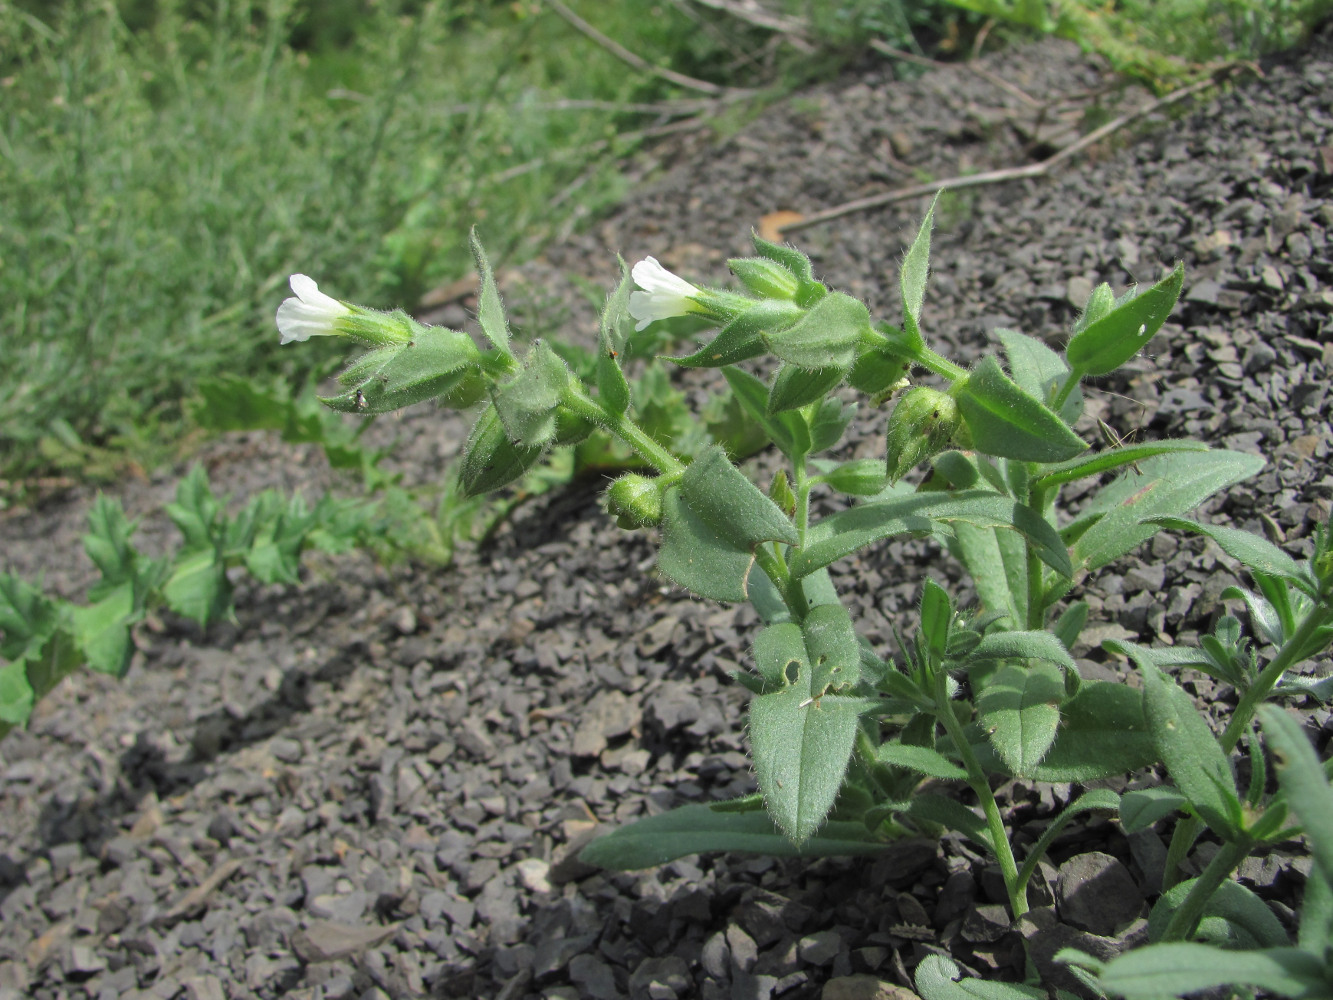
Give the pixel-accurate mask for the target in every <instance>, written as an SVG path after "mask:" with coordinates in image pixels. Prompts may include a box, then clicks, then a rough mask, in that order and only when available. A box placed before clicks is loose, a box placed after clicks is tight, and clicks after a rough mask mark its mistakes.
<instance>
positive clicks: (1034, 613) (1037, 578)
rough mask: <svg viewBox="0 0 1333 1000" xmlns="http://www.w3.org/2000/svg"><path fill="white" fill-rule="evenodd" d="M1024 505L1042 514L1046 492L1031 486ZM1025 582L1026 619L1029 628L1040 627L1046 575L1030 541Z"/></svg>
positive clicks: (1042, 622) (1044, 610) (1044, 612)
mask: <svg viewBox="0 0 1333 1000" xmlns="http://www.w3.org/2000/svg"><path fill="white" fill-rule="evenodd" d="M1026 506H1027V508H1028V509H1029V510H1031V511H1032V512H1033V513H1034V514H1036V515H1037V516H1038V517H1041V516H1042V508H1043V507H1045V506H1046V494H1045V492H1044V491H1043V490H1041V489H1040V488H1033V489H1032V490H1031V492H1030V493H1029V494H1028V498H1027V503H1026ZM1025 548H1026V551H1027V574H1026V575H1027V584H1028V599H1027V604H1028V621H1027V627H1028V628H1029V629H1033V630H1037V629H1041V628H1042V627H1043V626H1044V625H1045V623H1046V577H1045V573H1046V571H1045V569H1044V568H1043V566H1042V562H1041V559H1040V558H1039V557H1038V556H1037V548H1036V546H1035V545H1033V544H1032V542H1031V541H1029V542H1027V544H1026V546H1025Z"/></svg>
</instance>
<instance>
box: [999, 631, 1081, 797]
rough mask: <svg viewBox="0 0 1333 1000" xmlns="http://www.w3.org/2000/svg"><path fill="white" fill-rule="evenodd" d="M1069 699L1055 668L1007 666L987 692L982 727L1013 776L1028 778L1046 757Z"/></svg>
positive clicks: (1039, 665) (1042, 664)
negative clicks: (1062, 711) (1065, 700)
mask: <svg viewBox="0 0 1333 1000" xmlns="http://www.w3.org/2000/svg"><path fill="white" fill-rule="evenodd" d="M987 638H989V636H988V637H987ZM982 642H983V643H984V642H985V639H983V640H982ZM1065 655H1066V656H1067V655H1068V654H1065ZM1064 697H1065V681H1064V674H1062V673H1061V672H1060V668H1059V667H1057V666H1055V665H1054V664H1050V663H1037V664H1034V665H1032V666H1028V667H1020V666H1017V665H1015V664H1005V665H1004V666H1002V667H1000V669H999V670H998V671H996V673H995V676H994V677H992V678H991V680H990V682H989V683H988V684H987V685H986V687H985V688H984V689H983V690H982V692H981V694H980V696H979V697H978V698H977V712H978V720H977V721H978V723H979V724H980V725H981V727H982V728H983V729H984V730H986V731H987V732H988V733H989V734H990V741H991V746H993V747H994V748H995V752H996V753H997V754H998V755H999V757H1000V760H1001V761H1003V762H1004V765H1005V767H1006V768H1007V769H1008V770H1009V772H1010V773H1012V774H1014V775H1017V776H1019V777H1028V776H1030V775H1031V774H1032V771H1033V769H1034V768H1035V767H1036V766H1037V765H1038V764H1040V763H1041V760H1042V758H1043V757H1045V756H1046V753H1047V751H1049V750H1050V748H1051V744H1052V743H1054V742H1055V734H1056V730H1057V728H1058V727H1059V725H1060V703H1061V702H1062V701H1064Z"/></svg>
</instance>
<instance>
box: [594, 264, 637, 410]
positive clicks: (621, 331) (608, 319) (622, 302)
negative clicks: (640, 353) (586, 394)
mask: <svg viewBox="0 0 1333 1000" xmlns="http://www.w3.org/2000/svg"><path fill="white" fill-rule="evenodd" d="M633 286H634V279H633V278H631V277H630V273H629V268H628V267H626V266H625V262H624V261H623V260H621V261H620V284H619V285H617V286H616V290H615V291H614V292H612V293H611V295H610V297H609V298H608V299H607V300H606V307H605V308H604V309H603V310H602V323H601V329H600V331H599V333H598V337H597V396H598V400H599V402H601V404H602V406H604V407H605V408H606V410H607V411H608V412H609V413H611V414H613V415H616V416H619V415H620V414H622V413H624V412H625V411H626V410H627V409H628V408H629V402H630V391H629V382H627V381H626V379H625V372H624V371H623V370H622V369H621V367H620V354H621V352H622V351H623V350H624V349H625V329H626V326H627V324H628V321H629V318H630V317H629V296H630V289H631V288H633Z"/></svg>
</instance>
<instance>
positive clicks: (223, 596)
mask: <svg viewBox="0 0 1333 1000" xmlns="http://www.w3.org/2000/svg"><path fill="white" fill-rule="evenodd" d="M231 595H232V586H231V582H230V581H229V580H228V579H227V567H226V564H225V563H223V561H222V560H221V558H219V556H218V552H217V550H216V549H214V548H206V549H186V550H185V551H183V552H181V553H180V554H179V555H177V557H176V560H175V562H174V563H173V564H172V567H171V575H170V576H168V577H167V581H166V583H164V584H163V585H162V596H163V597H165V598H166V601H167V606H168V607H169V608H171V610H172V611H175V612H176V613H177V614H179V615H184V616H185V617H186V618H189V619H191V620H193V621H196V622H198V623H199V624H200V625H201V626H203V627H205V628H207V627H208V623H209V622H210V621H213V620H214V619H216V618H229V617H231V614H232V605H231Z"/></svg>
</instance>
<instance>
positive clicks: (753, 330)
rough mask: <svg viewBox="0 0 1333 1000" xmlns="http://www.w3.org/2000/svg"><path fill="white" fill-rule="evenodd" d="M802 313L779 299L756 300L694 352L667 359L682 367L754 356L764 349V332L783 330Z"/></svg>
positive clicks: (716, 364) (717, 364)
mask: <svg viewBox="0 0 1333 1000" xmlns="http://www.w3.org/2000/svg"><path fill="white" fill-rule="evenodd" d="M804 315H805V313H804V311H803V310H802V309H801V307H800V306H798V305H796V304H795V303H793V302H786V301H783V300H780V299H766V300H764V301H762V302H756V303H755V304H754V305H752V306H750V308H748V309H746V310H745V312H743V313H741V314H740V315H739V316H737V317H736V318H735V319H733V320H732V321H731V322H730V323H728V324H727V325H726V326H724V327H723V328H722V329H721V330H719V331H718V334H717V336H716V337H714V338H713V339H712V340H711V341H710V342H709V343H708V344H707V345H706V346H704V347H701V348H700V349H699V350H697V351H695V352H694V353H693V354H690V355H687V356H685V357H680V358H667V359H666V360H668V361H670V362H672V363H674V364H677V365H680V366H681V367H682V368H722V367H723V366H725V365H734V364H737V363H738V362H741V361H746V360H748V359H749V358H756V357H758V356H759V355H761V354H763V353H764V350H765V348H766V343H765V339H764V338H765V335H768V334H772V333H776V332H778V331H782V330H786V329H787V328H789V327H791V326H792V325H793V324H795V323H797V322H799V321H800V320H801V318H802V317H803V316H804Z"/></svg>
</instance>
